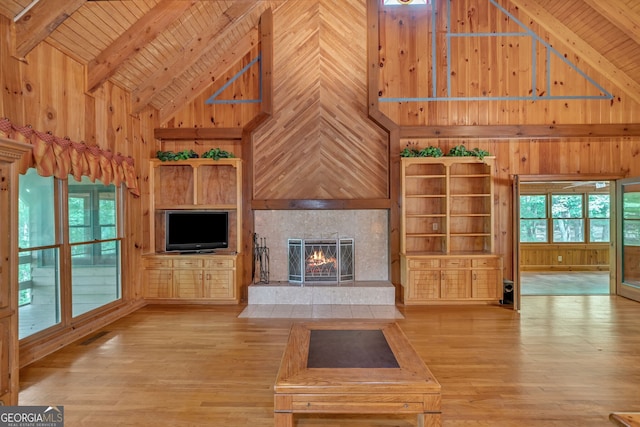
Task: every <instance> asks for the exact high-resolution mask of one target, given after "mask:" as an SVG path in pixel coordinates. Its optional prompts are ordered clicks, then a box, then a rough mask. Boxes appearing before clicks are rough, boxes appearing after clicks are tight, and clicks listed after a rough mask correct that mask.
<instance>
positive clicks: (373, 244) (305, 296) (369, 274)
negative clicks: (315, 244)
mask: <svg viewBox="0 0 640 427" xmlns="http://www.w3.org/2000/svg"><path fill="white" fill-rule="evenodd" d="M254 215H255V230H256V233H257V234H258V238H259V239H265V240H264V241H265V243H266V246H267V247H268V248H269V283H268V284H262V283H260V284H254V285H251V286H250V287H249V300H248V303H249V304H250V305H258V304H263V305H267V304H271V305H273V304H282V305H351V306H356V305H359V306H392V307H393V306H394V304H395V287H394V286H393V284H391V282H390V281H389V235H388V230H389V226H388V221H389V220H388V212H387V211H386V210H382V209H380V210H378V209H376V210H291V211H289V210H277V211H266V210H261V211H256V212H254ZM290 238H301V239H339V238H353V239H354V273H355V280H353V281H346V282H340V283H332V284H329V283H304V284H300V283H290V282H289V271H288V262H289V259H288V256H289V253H288V247H287V244H288V240H289V239H290Z"/></svg>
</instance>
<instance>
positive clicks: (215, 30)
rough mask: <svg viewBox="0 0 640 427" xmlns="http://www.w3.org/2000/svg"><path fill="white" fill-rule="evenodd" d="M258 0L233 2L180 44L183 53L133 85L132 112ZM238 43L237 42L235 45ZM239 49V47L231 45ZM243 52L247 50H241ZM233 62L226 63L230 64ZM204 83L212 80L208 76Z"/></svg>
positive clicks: (192, 60)
mask: <svg viewBox="0 0 640 427" xmlns="http://www.w3.org/2000/svg"><path fill="white" fill-rule="evenodd" d="M258 5H259V2H256V3H253V2H244V1H242V2H236V3H234V4H233V5H232V6H231V7H230V8H229V9H227V10H226V11H225V12H224V13H222V14H221V15H220V16H219V19H217V20H216V22H215V23H213V24H212V25H211V28H210V29H209V33H208V34H201V35H199V37H194V38H193V39H192V40H191V42H190V43H189V44H187V45H186V46H183V49H182V52H183V54H182V55H176V56H175V57H173V58H172V59H171V61H167V63H166V64H165V66H164V67H163V68H162V69H158V70H157V71H156V72H154V73H153V74H152V75H150V76H148V78H147V79H145V81H144V82H143V83H142V84H141V85H140V86H138V87H137V88H136V89H134V90H133V91H132V93H131V99H132V103H133V106H132V112H133V113H134V114H136V113H138V112H140V111H141V110H142V109H143V108H144V107H146V106H147V104H150V103H151V100H152V99H153V98H154V96H155V95H156V94H157V93H158V92H159V91H161V90H162V89H163V88H164V87H165V86H166V85H167V84H168V83H169V82H170V81H171V80H173V79H175V78H176V77H178V76H181V75H182V74H183V73H184V72H185V70H187V69H188V68H189V67H191V66H192V65H193V64H194V63H195V62H196V61H198V59H199V58H200V57H201V56H202V55H203V54H205V53H206V52H208V51H210V50H211V49H213V46H216V45H217V43H216V40H221V39H224V37H226V36H227V35H228V34H229V33H230V32H231V31H233V29H234V28H235V25H234V24H237V23H238V22H240V21H242V20H243V19H244V18H245V17H247V16H250V15H251V12H252V11H253V10H254V9H255V8H256V7H258ZM236 47H237V46H236ZM234 50H236V51H238V50H239V49H237V48H236V49H234ZM244 53H246V52H244ZM231 65H232V64H230V65H227V67H230V66H231ZM207 80H208V81H207V85H208V84H210V83H211V80H210V79H207Z"/></svg>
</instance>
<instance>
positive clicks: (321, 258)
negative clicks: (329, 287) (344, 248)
mask: <svg viewBox="0 0 640 427" xmlns="http://www.w3.org/2000/svg"><path fill="white" fill-rule="evenodd" d="M335 263H336V259H335V258H334V257H330V258H327V257H325V255H324V252H322V251H313V255H310V256H309V257H308V258H307V266H309V267H312V268H313V267H318V266H322V265H325V264H334V265H335Z"/></svg>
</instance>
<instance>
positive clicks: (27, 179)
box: [18, 169, 56, 249]
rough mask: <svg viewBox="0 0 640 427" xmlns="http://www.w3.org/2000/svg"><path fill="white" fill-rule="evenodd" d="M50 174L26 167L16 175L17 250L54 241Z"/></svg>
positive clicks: (47, 244) (49, 243) (54, 229)
mask: <svg viewBox="0 0 640 427" xmlns="http://www.w3.org/2000/svg"><path fill="white" fill-rule="evenodd" d="M53 185H54V181H53V177H42V176H40V175H38V173H37V172H36V170H35V169H29V171H28V172H27V173H26V174H25V175H19V178H18V188H19V191H18V197H19V199H20V202H19V204H18V228H19V230H18V246H19V247H20V248H21V249H27V248H36V247H41V246H51V245H54V244H55V243H56V233H55V231H56V227H55V219H56V218H55V203H54V192H53Z"/></svg>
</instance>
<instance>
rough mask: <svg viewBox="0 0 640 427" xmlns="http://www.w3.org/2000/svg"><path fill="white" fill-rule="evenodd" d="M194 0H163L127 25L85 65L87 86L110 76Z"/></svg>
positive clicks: (98, 85) (98, 84)
mask: <svg viewBox="0 0 640 427" xmlns="http://www.w3.org/2000/svg"><path fill="white" fill-rule="evenodd" d="M195 3H196V2H195V1H194V0H192V1H175V0H162V1H160V2H159V3H158V4H156V5H155V6H154V7H153V9H151V10H150V11H149V12H148V13H146V14H145V15H144V16H143V17H142V18H140V19H139V20H138V21H136V22H135V23H134V24H133V25H132V26H131V27H129V28H128V29H127V30H126V31H125V32H124V33H122V35H120V37H118V38H117V39H116V40H115V41H114V42H113V43H112V44H111V45H109V46H108V47H107V48H106V49H105V50H103V51H102V52H100V54H99V55H98V56H96V57H95V58H94V59H93V60H92V61H91V62H90V63H89V65H88V67H87V88H88V90H89V91H90V92H91V91H94V90H96V89H97V88H98V87H100V85H102V84H103V83H104V82H105V81H106V80H107V79H109V77H111V76H112V75H113V74H114V73H115V72H116V71H117V69H118V67H119V66H120V65H122V64H123V63H124V62H125V61H126V60H127V59H129V58H130V57H131V56H132V55H135V54H136V53H137V52H138V51H139V50H140V49H141V48H142V47H143V46H144V45H146V44H148V43H149V42H151V41H153V40H154V39H155V38H156V37H157V36H158V34H159V33H160V32H162V31H164V30H166V28H167V27H168V26H169V25H170V24H171V23H173V22H174V21H175V20H176V19H178V18H179V17H180V15H182V14H183V13H184V12H185V11H186V10H187V9H189V8H190V7H191V6H193V5H194V4H195Z"/></svg>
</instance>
